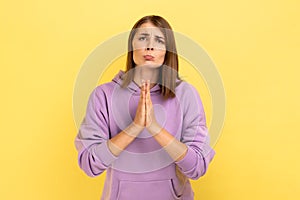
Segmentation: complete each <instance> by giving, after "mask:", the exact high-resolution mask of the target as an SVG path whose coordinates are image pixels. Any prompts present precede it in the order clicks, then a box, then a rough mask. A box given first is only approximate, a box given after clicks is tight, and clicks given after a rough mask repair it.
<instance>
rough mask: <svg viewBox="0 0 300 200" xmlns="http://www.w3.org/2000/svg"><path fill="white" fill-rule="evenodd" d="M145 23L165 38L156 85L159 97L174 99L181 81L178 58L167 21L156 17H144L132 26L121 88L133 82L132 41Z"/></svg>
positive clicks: (173, 38)
mask: <svg viewBox="0 0 300 200" xmlns="http://www.w3.org/2000/svg"><path fill="white" fill-rule="evenodd" d="M146 22H150V23H152V24H153V25H154V26H156V27H158V28H159V29H160V30H161V32H162V33H163V35H164V37H165V41H166V50H167V51H166V54H165V58H164V63H163V64H162V66H161V67H160V68H159V77H158V85H159V86H160V89H161V95H162V96H163V97H164V98H165V99H167V98H169V97H171V98H174V97H175V96H176V94H175V88H176V86H177V85H178V84H179V83H180V81H182V79H181V78H180V77H179V75H178V56H177V49H176V44H175V37H174V34H173V31H172V28H171V26H170V24H169V23H168V22H167V20H165V19H164V18H162V17H161V16H157V15H148V16H144V17H143V18H141V19H140V20H138V21H137V22H136V23H135V24H134V26H133V27H132V29H131V31H130V34H129V38H128V53H127V60H126V71H125V75H124V77H123V83H122V87H123V88H124V87H126V86H127V85H128V84H129V83H130V82H131V81H132V80H133V76H134V68H135V63H134V60H133V47H132V40H133V38H134V36H135V34H136V31H137V29H138V28H139V27H140V26H141V25H142V24H144V23H146ZM176 78H177V79H178V80H179V83H176Z"/></svg>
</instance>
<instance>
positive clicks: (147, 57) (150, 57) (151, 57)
mask: <svg viewBox="0 0 300 200" xmlns="http://www.w3.org/2000/svg"><path fill="white" fill-rule="evenodd" d="M144 58H145V60H154V56H152V55H144Z"/></svg>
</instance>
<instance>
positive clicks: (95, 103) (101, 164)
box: [75, 88, 142, 177]
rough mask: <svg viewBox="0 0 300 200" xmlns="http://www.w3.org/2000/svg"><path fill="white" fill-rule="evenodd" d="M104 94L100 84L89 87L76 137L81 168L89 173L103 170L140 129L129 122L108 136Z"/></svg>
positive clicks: (96, 174) (96, 173)
mask: <svg viewBox="0 0 300 200" xmlns="http://www.w3.org/2000/svg"><path fill="white" fill-rule="evenodd" d="M106 105H107V104H106V99H105V94H104V93H103V91H102V90H101V89H100V88H98V89H97V88H96V89H94V90H93V91H92V93H91V95H90V97H89V100H88V105H87V109H86V115H85V117H84V119H83V121H82V123H81V126H80V128H79V131H78V134H77V136H76V138H75V146H76V149H77V151H78V164H79V166H80V168H81V169H82V170H83V171H84V172H85V173H86V174H87V175H88V176H91V177H95V176H98V175H100V174H101V173H102V172H104V171H105V170H106V169H107V168H108V167H109V166H110V165H111V164H112V162H113V161H114V160H116V159H117V158H118V155H119V154H120V153H121V151H122V150H124V149H125V148H126V147H127V146H128V145H129V144H130V143H131V142H132V141H133V140H134V139H135V137H136V136H137V135H138V134H139V132H141V130H142V129H140V127H138V126H135V124H130V125H129V126H128V127H127V128H126V129H125V130H123V131H121V132H120V133H118V134H117V135H116V136H114V137H113V138H111V139H109V128H108V127H109V124H108V110H107V106H106Z"/></svg>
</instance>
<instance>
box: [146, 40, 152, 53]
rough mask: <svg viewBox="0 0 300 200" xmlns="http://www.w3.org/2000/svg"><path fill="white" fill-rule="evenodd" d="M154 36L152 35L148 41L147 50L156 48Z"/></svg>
mask: <svg viewBox="0 0 300 200" xmlns="http://www.w3.org/2000/svg"><path fill="white" fill-rule="evenodd" d="M153 42H154V41H153V38H152V37H151V38H150V39H149V41H148V42H147V45H146V50H147V51H149V50H152V51H153V50H154V48H153Z"/></svg>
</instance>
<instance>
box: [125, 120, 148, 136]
mask: <svg viewBox="0 0 300 200" xmlns="http://www.w3.org/2000/svg"><path fill="white" fill-rule="evenodd" d="M143 129H144V127H143V126H140V125H138V124H136V123H135V122H134V121H133V122H132V123H131V124H129V126H127V127H126V128H125V129H124V132H125V133H126V134H127V135H130V136H132V137H137V136H138V135H139V134H140V133H141V132H142V130H143Z"/></svg>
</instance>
